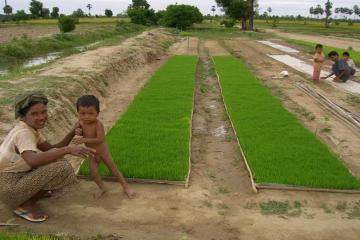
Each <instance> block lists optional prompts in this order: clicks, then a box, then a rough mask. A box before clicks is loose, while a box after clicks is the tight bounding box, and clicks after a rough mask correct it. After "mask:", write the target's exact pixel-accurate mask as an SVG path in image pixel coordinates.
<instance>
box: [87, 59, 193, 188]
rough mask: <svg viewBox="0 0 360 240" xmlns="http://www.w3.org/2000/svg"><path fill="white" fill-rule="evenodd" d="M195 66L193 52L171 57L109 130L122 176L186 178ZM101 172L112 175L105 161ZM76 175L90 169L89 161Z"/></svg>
mask: <svg viewBox="0 0 360 240" xmlns="http://www.w3.org/2000/svg"><path fill="white" fill-rule="evenodd" d="M196 65H197V57H196V56H174V57H172V58H171V59H170V60H169V61H168V62H167V63H166V64H165V65H164V66H162V67H161V68H160V69H159V70H158V71H157V72H156V73H155V74H154V75H153V77H152V78H151V79H150V80H149V82H148V83H147V84H146V85H145V87H144V88H143V90H142V91H141V92H140V93H139V94H138V95H137V96H136V98H135V99H134V101H133V103H132V104H131V105H130V106H129V108H128V110H127V112H126V113H125V114H124V115H123V117H122V118H121V119H120V120H119V122H118V123H117V124H116V125H115V126H114V127H113V128H112V129H111V130H110V132H109V134H108V135H107V142H108V144H109V148H110V151H111V153H112V156H113V158H114V161H115V162H116V164H117V165H118V167H119V169H121V171H122V172H123V174H124V175H125V176H126V177H128V178H144V179H161V180H173V181H184V180H185V178H186V175H187V172H188V168H189V165H188V159H189V134H190V118H191V113H192V104H193V92H194V86H195V81H194V79H195V71H196ZM114 104H116V103H114ZM100 172H101V175H103V176H111V174H110V173H109V172H108V170H107V169H106V168H105V167H104V166H101V168H100ZM80 174H82V175H89V174H90V173H89V167H88V162H87V161H85V163H84V164H83V165H82V166H81V169H80Z"/></svg>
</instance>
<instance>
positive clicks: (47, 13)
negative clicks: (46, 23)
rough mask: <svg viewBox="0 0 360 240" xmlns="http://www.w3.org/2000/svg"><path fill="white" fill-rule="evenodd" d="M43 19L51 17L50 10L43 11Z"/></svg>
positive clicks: (44, 9)
mask: <svg viewBox="0 0 360 240" xmlns="http://www.w3.org/2000/svg"><path fill="white" fill-rule="evenodd" d="M41 17H43V18H49V17H50V10H49V9H48V8H43V9H41Z"/></svg>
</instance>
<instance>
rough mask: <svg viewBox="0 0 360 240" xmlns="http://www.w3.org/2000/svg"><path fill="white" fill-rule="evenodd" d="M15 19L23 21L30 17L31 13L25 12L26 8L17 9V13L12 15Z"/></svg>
mask: <svg viewBox="0 0 360 240" xmlns="http://www.w3.org/2000/svg"><path fill="white" fill-rule="evenodd" d="M12 18H13V20H14V21H22V20H27V19H29V15H28V14H26V13H25V11H24V10H19V11H16V13H15V14H14V15H13V16H12Z"/></svg>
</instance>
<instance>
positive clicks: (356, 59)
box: [286, 39, 360, 66]
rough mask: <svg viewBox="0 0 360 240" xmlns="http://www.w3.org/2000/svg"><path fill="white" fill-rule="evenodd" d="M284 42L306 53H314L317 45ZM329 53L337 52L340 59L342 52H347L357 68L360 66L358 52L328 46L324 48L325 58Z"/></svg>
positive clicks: (291, 41) (299, 41)
mask: <svg viewBox="0 0 360 240" xmlns="http://www.w3.org/2000/svg"><path fill="white" fill-rule="evenodd" d="M286 41H287V42H288V43H290V44H295V45H299V46H302V47H305V48H306V49H307V50H308V52H310V53H313V52H314V48H315V45H316V44H317V43H313V42H307V41H302V40H295V39H287V40H286ZM330 51H337V52H338V53H339V55H340V57H342V54H343V52H345V51H347V52H349V53H350V58H351V59H353V60H354V62H355V64H356V65H357V66H360V52H356V51H354V50H349V49H344V48H335V47H330V46H324V54H325V55H326V56H327V54H328V53H329V52H330Z"/></svg>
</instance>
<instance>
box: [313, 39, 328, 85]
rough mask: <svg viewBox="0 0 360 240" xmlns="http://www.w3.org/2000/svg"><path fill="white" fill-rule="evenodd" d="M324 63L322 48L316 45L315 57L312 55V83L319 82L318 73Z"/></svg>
mask: <svg viewBox="0 0 360 240" xmlns="http://www.w3.org/2000/svg"><path fill="white" fill-rule="evenodd" d="M324 61H325V56H324V53H323V46H322V45H321V44H317V45H316V47H315V55H314V72H313V77H312V78H313V81H314V83H319V82H320V73H321V69H322V67H323V64H324Z"/></svg>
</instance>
